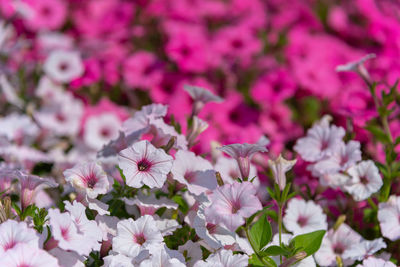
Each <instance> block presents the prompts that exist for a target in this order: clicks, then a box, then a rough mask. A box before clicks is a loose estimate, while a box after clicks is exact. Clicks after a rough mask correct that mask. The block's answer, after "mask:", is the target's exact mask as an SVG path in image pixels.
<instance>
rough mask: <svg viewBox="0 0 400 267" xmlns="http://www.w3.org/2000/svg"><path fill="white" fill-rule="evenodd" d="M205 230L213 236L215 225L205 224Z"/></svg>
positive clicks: (215, 229)
mask: <svg viewBox="0 0 400 267" xmlns="http://www.w3.org/2000/svg"><path fill="white" fill-rule="evenodd" d="M206 228H207V230H208V232H209V233H210V234H215V232H216V231H217V225H216V224H212V223H207V225H206Z"/></svg>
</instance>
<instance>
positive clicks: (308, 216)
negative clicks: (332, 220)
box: [283, 198, 328, 235]
mask: <svg viewBox="0 0 400 267" xmlns="http://www.w3.org/2000/svg"><path fill="white" fill-rule="evenodd" d="M283 223H284V224H285V227H286V229H287V230H289V231H290V232H292V233H293V234H295V235H298V234H305V233H309V232H313V231H317V230H326V229H327V228H328V223H327V221H326V215H325V214H324V213H323V211H322V208H321V206H319V205H317V204H315V203H314V202H313V201H312V200H310V201H305V200H303V199H297V198H294V199H292V200H290V201H289V204H288V205H287V208H286V212H285V216H284V217H283Z"/></svg>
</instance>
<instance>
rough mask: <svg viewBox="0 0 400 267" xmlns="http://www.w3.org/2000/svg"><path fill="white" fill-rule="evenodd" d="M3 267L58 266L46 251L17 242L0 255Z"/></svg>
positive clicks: (0, 263)
mask: <svg viewBox="0 0 400 267" xmlns="http://www.w3.org/2000/svg"><path fill="white" fill-rule="evenodd" d="M0 266H4V267H59V264H58V261H57V259H56V258H55V257H53V256H52V255H50V254H49V253H47V252H46V251H44V250H42V249H39V248H34V247H32V246H29V245H27V244H19V245H17V246H16V247H15V248H14V249H12V250H10V251H9V252H7V253H5V254H4V255H3V256H2V257H0Z"/></svg>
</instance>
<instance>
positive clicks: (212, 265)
mask: <svg viewBox="0 0 400 267" xmlns="http://www.w3.org/2000/svg"><path fill="white" fill-rule="evenodd" d="M248 263H249V256H247V255H242V254H236V255H233V253H232V251H231V250H225V249H222V250H219V251H218V252H217V253H215V254H211V255H210V256H209V257H208V258H207V259H206V261H205V262H204V261H198V262H196V264H195V265H194V267H246V266H248Z"/></svg>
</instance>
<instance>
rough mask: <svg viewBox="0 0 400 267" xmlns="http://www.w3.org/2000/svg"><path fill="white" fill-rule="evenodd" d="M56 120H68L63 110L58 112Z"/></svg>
mask: <svg viewBox="0 0 400 267" xmlns="http://www.w3.org/2000/svg"><path fill="white" fill-rule="evenodd" d="M56 120H57V121H59V122H65V121H66V118H65V115H64V114H62V113H61V112H59V113H57V114H56Z"/></svg>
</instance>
